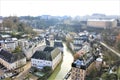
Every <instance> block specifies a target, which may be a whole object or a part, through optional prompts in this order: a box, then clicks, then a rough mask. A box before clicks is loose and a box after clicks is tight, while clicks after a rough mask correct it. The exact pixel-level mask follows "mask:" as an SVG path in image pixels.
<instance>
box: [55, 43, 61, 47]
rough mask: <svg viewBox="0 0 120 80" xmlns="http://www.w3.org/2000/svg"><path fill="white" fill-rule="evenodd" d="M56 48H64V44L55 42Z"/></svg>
mask: <svg viewBox="0 0 120 80" xmlns="http://www.w3.org/2000/svg"><path fill="white" fill-rule="evenodd" d="M54 47H63V44H62V42H54Z"/></svg>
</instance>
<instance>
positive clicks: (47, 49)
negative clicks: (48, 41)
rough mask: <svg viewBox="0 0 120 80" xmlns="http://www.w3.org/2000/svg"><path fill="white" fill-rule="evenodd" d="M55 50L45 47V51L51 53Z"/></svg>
mask: <svg viewBox="0 0 120 80" xmlns="http://www.w3.org/2000/svg"><path fill="white" fill-rule="evenodd" d="M52 50H54V47H45V49H44V51H47V52H51V51H52Z"/></svg>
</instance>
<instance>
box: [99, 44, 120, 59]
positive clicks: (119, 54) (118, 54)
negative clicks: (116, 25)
mask: <svg viewBox="0 0 120 80" xmlns="http://www.w3.org/2000/svg"><path fill="white" fill-rule="evenodd" d="M100 44H101V45H103V46H105V47H106V48H107V49H109V50H110V51H112V52H113V53H115V54H116V55H117V56H119V57H120V53H118V52H117V51H115V50H114V49H112V48H110V47H109V46H108V45H106V44H105V43H103V42H100Z"/></svg>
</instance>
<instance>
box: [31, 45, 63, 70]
mask: <svg viewBox="0 0 120 80" xmlns="http://www.w3.org/2000/svg"><path fill="white" fill-rule="evenodd" d="M61 60H62V53H61V51H60V50H59V49H58V48H54V47H45V49H44V50H43V51H36V52H35V53H34V55H33V56H32V58H31V63H32V67H36V68H38V69H43V68H44V67H45V66H50V67H51V68H52V70H54V69H55V68H56V66H57V65H58V64H59V63H60V62H61Z"/></svg>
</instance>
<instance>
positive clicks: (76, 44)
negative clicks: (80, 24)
mask: <svg viewBox="0 0 120 80" xmlns="http://www.w3.org/2000/svg"><path fill="white" fill-rule="evenodd" d="M69 36H70V35H69ZM96 39H97V36H96V35H95V34H94V33H89V32H87V31H84V32H80V33H78V34H74V35H73V36H71V40H72V41H71V42H70V48H71V49H72V51H74V52H75V55H74V61H73V63H72V65H71V66H72V69H71V76H70V78H71V80H85V77H86V75H87V74H88V70H89V67H90V65H91V64H92V63H93V62H94V61H95V62H96V67H97V68H98V69H100V68H99V67H100V65H101V64H102V58H101V57H99V56H101V52H100V50H99V49H98V48H95V52H93V51H92V50H93V46H94V45H95V43H94V41H95V40H96ZM96 45H97V43H96ZM96 47H97V46H96Z"/></svg>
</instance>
